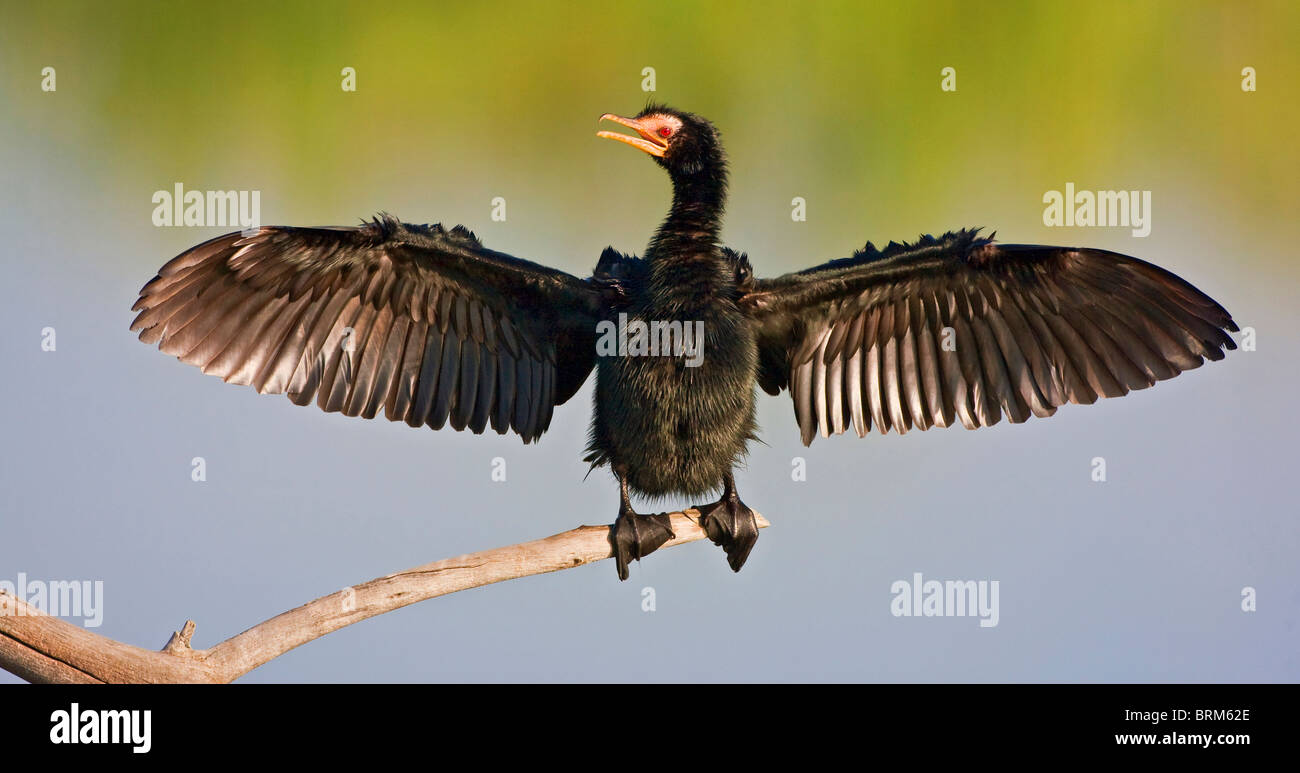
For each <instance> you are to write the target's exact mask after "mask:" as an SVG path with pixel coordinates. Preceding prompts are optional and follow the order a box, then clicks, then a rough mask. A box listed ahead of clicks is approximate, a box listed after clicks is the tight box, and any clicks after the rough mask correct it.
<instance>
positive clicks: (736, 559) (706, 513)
mask: <svg viewBox="0 0 1300 773" xmlns="http://www.w3.org/2000/svg"><path fill="white" fill-rule="evenodd" d="M695 509H696V510H699V511H700V524H701V525H702V526H703V527H704V531H705V532H706V533H707V534H708V535H709V539H710V540H711V541H712V542H713V544H715V545H719V546H721V547H722V549H723V551H725V552H726V554H727V564H728V565H729V566H731V570H732V571H734V572H739V571H740V567H742V566H744V565H745V560H746V559H747V558H749V551H751V550H753V549H754V543H756V542H758V518H756V517H755V516H754V511H753V510H750V509H749V508H748V507H746V506H745V503H744V502H741V501H740V497H738V496H737V495H736V483H735V481H734V480H732V478H731V476H727V478H726V484H725V490H724V491H723V492H722V499H719V500H718V501H717V502H714V503H713V504H711V505H699V506H697V507H696V508H695Z"/></svg>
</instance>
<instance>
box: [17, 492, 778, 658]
mask: <svg viewBox="0 0 1300 773" xmlns="http://www.w3.org/2000/svg"><path fill="white" fill-rule="evenodd" d="M670 518H671V519H672V528H673V533H674V534H676V537H674V538H673V539H672V540H670V541H668V542H666V543H665V544H664V545H663V547H664V548H669V547H673V546H675V545H681V544H684V543H687V542H694V541H696V540H699V539H704V538H705V537H706V536H707V535H706V534H705V533H704V530H703V528H701V526H700V524H699V512H698V511H696V510H687V511H685V512H681V513H671V514H670ZM758 525H759V528H766V527H767V526H768V522H767V520H766V519H764V518H763V517H762V516H761V515H760V516H758ZM609 534H610V527H608V526H579V527H578V528H576V529H573V530H571V531H566V532H563V533H561V534H555V535H553V536H550V537H546V538H545V539H539V540H534V541H532V542H523V543H520V544H518V545H510V546H508V547H503V548H495V549H493V550H485V551H482V552H479V553H470V554H468V555H463V556H458V557H456V558H448V559H444V560H442V561H435V562H433V563H431V564H425V565H423V566H417V567H415V568H413V569H407V570H406V571H402V572H397V573H395V574H390V575H386V576H384V577H378V578H376V579H373V580H370V581H369V582H365V583H362V584H360V585H356V586H349V587H347V588H344V589H343V590H340V591H337V592H335V593H331V594H329V595H328V596H322V597H321V598H318V599H316V600H315V601H310V602H308V603H306V604H303V605H302V606H300V607H298V608H297V609H292V610H289V611H288V612H285V613H283V614H280V615H277V616H276V617H273V618H271V619H270V620H267V621H265V622H263V623H260V624H258V625H255V626H253V627H252V628H249V629H248V630H247V631H244V632H243V633H241V634H238V635H236V636H233V637H231V638H229V639H227V640H225V641H223V642H221V643H220V644H218V645H216V646H215V647H212V648H211V649H206V650H196V649H193V648H191V647H190V639H191V637H192V636H193V635H194V622H193V621H192V620H191V621H186V623H185V625H184V626H183V627H182V628H181V630H180V631H177V632H175V633H173V634H172V636H171V639H170V640H169V641H168V642H167V644H166V646H164V647H163V648H162V650H161V651H154V650H147V649H142V648H140V647H134V646H132V645H129V644H123V643H122V642H118V641H114V640H112V639H109V638H106V637H104V636H100V635H98V634H95V633H92V632H90V631H88V630H86V629H85V628H82V627H80V626H76V625H73V624H72V623H69V622H66V621H64V620H60V619H58V618H56V617H51V616H49V615H47V614H45V613H43V612H41V611H40V610H38V609H36V608H34V607H32V606H30V605H29V604H27V603H26V602H25V601H24V600H22V599H19V598H16V597H14V596H13V595H10V594H7V593H5V592H4V591H0V668H3V669H4V670H6V671H9V672H11V673H13V674H16V675H18V676H19V677H21V678H23V679H26V680H27V681H29V682H40V683H62V684H72V683H77V684H84V683H96V682H99V683H103V682H115V683H116V682H191V683H193V682H209V683H225V682H230V681H233V680H235V679H237V678H239V677H240V676H243V675H244V674H246V673H248V672H249V671H252V670H253V669H254V668H257V667H258V666H260V665H262V664H263V663H266V662H268V661H270V660H273V659H274V658H277V657H279V656H280V655H283V654H284V653H286V652H288V651H289V650H291V649H293V648H294V647H298V646H301V645H303V644H306V643H307V642H309V641H312V640H313V639H318V638H320V637H321V636H324V635H325V634H327V633H330V632H332V631H337V630H338V629H340V628H343V627H344V626H348V625H352V624H353V623H358V622H361V621H362V620H365V619H366V618H369V617H374V616H375V615H380V614H383V613H385V612H391V611H392V610H394V609H400V608H401V607H405V606H408V605H410V604H414V603H416V602H418V601H424V600H425V599H430V598H434V597H435V596H444V595H446V594H448V593H455V592H456V591H461V590H466V589H468V588H477V587H480V586H483V585H490V584H492V583H496V582H501V581H503V580H513V579H516V578H519V577H528V576H531V575H535V574H545V573H547V572H556V571H559V570H561V569H572V568H574V567H576V566H582V565H584V564H589V563H593V562H596V561H601V560H603V559H606V558H610V557H612V555H613V553H612V550H611V547H610V542H609Z"/></svg>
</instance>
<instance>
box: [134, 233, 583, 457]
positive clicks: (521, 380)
mask: <svg viewBox="0 0 1300 773" xmlns="http://www.w3.org/2000/svg"><path fill="white" fill-rule="evenodd" d="M598 304H599V295H598V293H597V291H596V290H595V289H594V288H593V287H592V286H591V285H590V284H589V283H587V282H585V281H583V280H580V279H578V278H576V277H574V276H571V275H569V274H566V273H564V272H562V271H556V270H553V269H549V268H546V267H544V266H540V265H537V264H535V263H530V262H528V261H526V260H520V259H518V258H514V257H511V256H509V255H505V254H503V253H499V252H493V251H492V250H488V249H486V248H484V247H483V246H482V244H480V243H479V241H478V240H477V239H476V238H475V237H474V235H473V234H472V233H470V232H469V231H467V230H465V229H464V228H462V227H460V226H457V227H456V228H454V229H452V230H451V231H445V230H444V229H443V228H442V227H441V226H438V225H435V226H418V225H410V224H406V223H401V222H399V221H398V220H396V219H395V218H392V217H389V216H383V217H382V218H376V219H375V220H374V221H373V222H370V223H366V224H364V225H361V226H358V227H354V228H288V227H268V228H261V229H260V230H258V231H257V232H256V233H254V234H252V235H250V236H243V235H241V234H240V233H232V234H227V235H225V236H220V237H217V238H216V239H213V240H211V241H208V242H205V243H203V244H200V245H198V246H197V247H194V248H192V249H189V250H187V251H186V252H184V253H182V254H180V255H179V256H177V257H176V258H174V259H173V260H171V261H170V262H168V263H167V264H166V265H165V266H163V267H162V268H161V269H159V270H158V276H156V277H155V278H154V279H153V280H152V281H150V282H149V283H148V284H146V285H145V286H144V288H143V289H142V290H141V291H140V298H139V300H137V301H136V303H135V306H134V307H133V309H134V310H136V311H139V312H140V313H139V315H138V316H137V317H136V318H135V321H134V322H133V323H132V324H131V330H133V331H139V333H140V340H141V341H144V342H145V343H149V344H152V343H159V348H160V349H161V350H162V351H164V352H166V353H167V354H173V355H175V356H176V357H178V358H179V359H181V360H183V361H185V362H188V363H190V364H192V365H197V366H199V367H200V368H202V369H203V372H204V373H209V374H212V375H215V376H220V377H221V378H223V379H224V380H226V381H228V382H232V383H236V384H251V385H252V386H254V387H255V388H256V389H257V390H258V391H259V392H272V393H281V392H283V393H285V394H287V395H288V396H289V398H290V399H291V400H293V402H295V403H297V404H298V405H306V404H307V403H310V402H311V401H312V400H313V399H314V400H315V401H316V404H317V405H319V406H320V407H321V408H322V409H324V410H326V411H341V412H342V413H344V414H345V415H347V416H362V417H365V418H368V419H369V418H373V417H374V416H375V415H377V414H378V412H379V410H380V409H381V408H382V409H383V411H384V413H385V415H386V416H387V417H388V419H389V420H390V421H405V422H406V423H407V424H409V425H411V426H412V427H418V426H421V425H426V426H429V427H432V428H434V429H439V428H441V427H442V426H443V425H444V423H446V422H448V421H449V422H450V423H451V426H452V427H453V428H454V429H457V430H462V429H466V428H469V429H470V430H472V431H473V432H475V433H480V432H482V431H483V430H484V428H485V427H486V426H487V425H488V424H489V423H491V425H492V428H493V429H495V430H496V431H497V432H498V433H501V434H504V433H505V432H506V431H507V429H513V430H514V431H515V432H517V433H519V435H521V436H522V437H523V440H524V442H525V443H527V442H530V441H532V440H534V439H536V438H537V437H538V436H540V435H541V434H542V432H544V431H545V430H546V428H547V427H548V426H549V424H550V421H551V411H552V409H553V407H554V406H556V405H559V404H561V403H563V402H564V401H565V400H567V399H569V398H570V397H572V396H573V394H574V392H576V391H577V390H578V388H579V387H580V386H581V385H582V382H583V381H584V380H585V379H586V377H587V374H588V373H589V372H590V371H591V368H592V365H593V362H594V357H595V326H596V321H597V316H596V315H597V311H598Z"/></svg>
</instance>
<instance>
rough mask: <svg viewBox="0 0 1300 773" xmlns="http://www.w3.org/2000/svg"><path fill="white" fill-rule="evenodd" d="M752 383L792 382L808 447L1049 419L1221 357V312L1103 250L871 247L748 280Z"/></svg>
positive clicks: (974, 238)
mask: <svg viewBox="0 0 1300 773" xmlns="http://www.w3.org/2000/svg"><path fill="white" fill-rule="evenodd" d="M739 302H740V304H741V306H742V307H743V308H745V309H747V310H748V311H749V313H750V314H751V315H752V316H753V317H754V318H755V320H756V321H757V322H758V328H759V375H758V380H759V384H760V385H761V386H762V387H763V389H764V390H765V391H767V392H769V393H771V394H778V393H779V392H780V391H781V390H782V389H785V388H789V389H790V396H791V398H792V399H793V401H794V409H795V418H796V420H797V421H798V423H799V428H800V431H801V434H802V438H803V442H804V444H805V445H806V444H808V443H811V442H812V439H813V437H814V436H815V435H816V434H817V433H818V432H820V433H821V434H822V435H823V436H829V435H830V434H831V433H832V432H834V433H840V432H844V431H845V430H846V429H847V428H848V425H849V424H850V423H852V425H853V427H854V429H855V430H856V431H857V433H858V435H859V436H862V435H865V434H866V433H867V430H869V429H870V428H871V426H872V425H873V424H874V425H875V426H876V428H877V429H879V430H880V431H881V432H882V433H883V432H887V431H888V430H889V429H890V428H893V429H894V430H896V431H898V432H899V433H902V432H906V431H907V430H908V429H911V428H913V427H915V428H917V429H928V428H929V427H931V426H940V427H945V426H948V425H949V424H952V423H954V422H955V421H960V422H961V423H962V424H963V425H964V426H966V427H967V428H968V429H974V428H976V427H980V426H988V425H991V424H996V423H997V422H998V421H999V420H1000V419H1001V417H1002V414H1003V413H1004V412H1005V413H1006V415H1007V417H1008V418H1010V420H1011V421H1013V422H1022V421H1025V420H1026V419H1027V418H1029V416H1030V415H1031V414H1032V415H1035V416H1050V415H1052V414H1053V413H1055V411H1056V408H1057V407H1058V406H1060V405H1063V404H1065V403H1067V402H1072V403H1092V402H1094V401H1095V400H1096V399H1097V398H1098V397H1115V396H1118V395H1123V394H1127V393H1128V392H1129V391H1130V390H1133V389H1144V388H1146V387H1149V386H1151V385H1152V384H1154V383H1155V382H1156V381H1158V380H1162V379H1167V378H1172V377H1173V376H1175V375H1177V374H1179V373H1181V372H1182V371H1184V370H1188V369H1190V368H1195V367H1197V366H1199V365H1200V364H1201V363H1202V362H1203V361H1204V358H1209V359H1212V360H1219V359H1222V358H1223V356H1224V349H1235V348H1236V344H1235V343H1234V342H1233V340H1232V338H1230V337H1229V336H1228V335H1227V332H1225V331H1235V330H1237V326H1236V324H1235V323H1234V322H1233V321H1232V317H1231V316H1230V315H1229V314H1228V312H1227V311H1225V310H1224V309H1223V307H1222V306H1220V305H1219V304H1218V303H1216V302H1215V301H1214V300H1213V299H1211V298H1210V297H1209V296H1207V295H1205V294H1204V293H1202V292H1201V291H1199V290H1197V289H1196V288H1195V287H1193V286H1192V285H1190V284H1188V283H1187V282H1185V281H1184V280H1182V279H1180V278H1179V277H1177V276H1175V275H1173V274H1171V273H1169V272H1168V271H1165V270H1164V269H1161V268H1159V267H1157V266H1154V265H1151V264H1150V263H1146V262H1144V261H1141V260H1138V259H1137V258H1131V257H1128V256H1125V255H1120V254H1117V253H1113V252H1107V251H1104V250H1092V249H1071V248H1065V247H1042V246H1032V245H1017V244H997V243H994V242H993V241H992V240H991V239H985V238H980V237H979V236H978V235H977V232H976V231H973V230H966V231H960V232H957V233H949V234H945V235H944V236H943V237H941V238H938V239H935V238H933V237H929V236H926V237H923V238H922V239H921V241H919V242H918V243H917V244H915V245H900V244H891V245H889V247H887V248H886V249H885V250H883V251H878V250H876V249H875V248H874V247H872V246H871V245H870V244H868V245H867V247H866V248H865V249H864V250H862V251H859V252H858V253H856V254H855V255H854V256H853V257H850V258H844V259H841V260H833V261H831V262H829V263H826V264H824V265H821V266H817V267H815V268H811V269H808V270H806V271H800V272H797V273H793V274H786V275H784V276H781V277H777V278H774V279H759V280H756V281H755V282H754V285H753V286H752V287H751V288H750V291H749V292H748V293H747V294H745V295H743V296H742V297H741V298H740V301H739Z"/></svg>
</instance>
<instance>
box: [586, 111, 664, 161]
mask: <svg viewBox="0 0 1300 773" xmlns="http://www.w3.org/2000/svg"><path fill="white" fill-rule="evenodd" d="M600 120H602V121H613V122H614V123H620V124H623V125H624V126H626V127H627V128H629V129H631V130H633V131H635V132H636V133H637V134H639V135H641V136H640V137H633V136H632V135H630V134H620V133H619V132H611V131H599V132H596V136H597V137H604V138H606V139H610V140H618V141H619V142H626V143H627V144H629V145H631V146H632V147H634V148H637V149H639V150H643V151H645V152H646V153H649V154H650V155H652V156H655V157H657V158H663V157H664V153H666V152H667V151H668V142H667V141H666V140H664V139H662V138H660V137H659V136H658V135H656V134H655V133H654V132H652V131H650V130H649V129H647V128H646V127H645V126H642V125H641V122H640V121H637V120H635V119H633V118H624V117H623V116H621V115H614V114H613V113H605V114H604V115H602V116H601V117H600Z"/></svg>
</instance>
